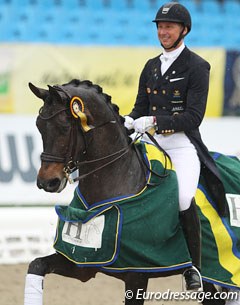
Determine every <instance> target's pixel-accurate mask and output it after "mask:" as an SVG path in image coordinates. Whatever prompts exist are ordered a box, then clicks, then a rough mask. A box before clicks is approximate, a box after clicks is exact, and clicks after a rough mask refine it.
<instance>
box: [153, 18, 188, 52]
mask: <svg viewBox="0 0 240 305" xmlns="http://www.w3.org/2000/svg"><path fill="white" fill-rule="evenodd" d="M182 29H183V26H182V25H181V24H180V23H175V22H162V21H161V22H158V25H157V32H158V39H159V41H160V42H161V44H162V45H163V47H164V48H169V47H171V46H172V45H173V44H174V43H175V41H176V40H177V39H178V37H179V35H180V33H181V31H182ZM185 31H186V29H185ZM185 31H184V33H185ZM180 44H182V40H181V41H180V43H179V44H178V45H177V47H179V45H180ZM177 47H176V48H177ZM172 50H173V49H169V50H166V51H172Z"/></svg>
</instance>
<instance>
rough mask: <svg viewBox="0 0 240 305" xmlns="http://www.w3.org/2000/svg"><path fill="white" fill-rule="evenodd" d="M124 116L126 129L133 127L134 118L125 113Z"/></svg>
mask: <svg viewBox="0 0 240 305" xmlns="http://www.w3.org/2000/svg"><path fill="white" fill-rule="evenodd" d="M124 118H125V122H124V126H125V127H126V128H127V129H128V130H131V129H134V127H133V123H134V119H133V118H131V117H130V116H128V115H125V116H124Z"/></svg>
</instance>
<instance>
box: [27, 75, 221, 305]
mask: <svg viewBox="0 0 240 305" xmlns="http://www.w3.org/2000/svg"><path fill="white" fill-rule="evenodd" d="M29 87H30V89H31V91H32V92H33V93H34V94H35V95H36V96H37V97H38V98H40V99H42V100H43V102H44V103H43V107H42V108H41V109H40V111H39V115H38V118H37V127H38V129H39V132H40V133H41V136H42V141H43V153H42V154H41V168H40V170H39V173H38V177H37V185H38V187H39V188H41V189H43V190H45V191H46V192H61V191H62V190H63V189H64V187H65V186H66V183H67V177H68V175H69V174H70V173H71V172H72V171H74V170H76V169H78V170H79V176H78V177H77V178H76V179H77V180H78V183H79V184H78V187H79V189H81V193H82V194H83V196H84V198H85V199H86V201H87V202H88V204H89V205H91V204H94V203H95V202H100V201H102V200H105V199H106V198H116V197H118V196H123V195H126V194H136V193H137V192H138V191H139V190H141V189H142V188H143V186H144V185H145V183H146V171H147V169H146V167H144V166H143V165H142V160H141V159H140V158H139V156H138V154H137V152H136V149H135V147H134V145H131V144H130V141H129V137H128V135H127V131H126V129H125V127H124V126H123V121H122V118H121V116H120V115H119V114H118V109H117V107H116V106H114V105H113V104H112V103H111V98H110V96H108V95H107V94H104V93H103V92H102V89H101V88H100V87H99V86H98V85H94V84H92V83H91V82H90V81H79V80H72V81H71V82H69V83H67V84H64V85H61V86H53V87H51V86H49V88H48V90H45V89H41V88H38V87H35V86H34V85H33V84H31V83H30V84H29ZM97 272H102V273H105V274H107V275H109V276H113V277H115V278H118V279H121V280H123V281H124V282H125V289H126V291H127V290H131V291H132V292H133V297H132V298H131V299H129V298H127V297H126V296H125V304H127V305H130V304H134V305H143V303H144V299H136V297H135V296H136V294H137V290H138V289H143V291H146V289H147V284H148V279H149V278H154V277H163V276H169V275H174V274H179V273H182V272H183V270H181V269H180V270H175V271H168V272H147V273H142V272H129V271H127V272H120V273H118V272H112V273H111V272H108V271H103V270H102V269H99V268H97V267H79V266H77V265H76V264H74V263H73V262H71V261H70V260H68V259H67V258H65V257H64V256H63V255H61V254H59V253H55V254H53V255H49V256H46V257H41V258H37V259H35V260H34V261H32V262H31V263H30V265H29V269H28V274H33V275H39V276H45V275H46V274H50V273H55V274H58V275H62V276H65V277H70V278H75V279H79V280H80V281H82V282H86V281H88V280H89V279H91V278H93V277H95V275H96V273H97ZM204 289H205V290H206V291H211V292H213V293H214V292H215V288H214V286H213V285H211V284H208V283H205V284H204ZM38 304H40V303H38ZM203 304H209V305H217V304H218V305H221V304H225V303H224V301H223V300H214V299H213V300H204V301H203Z"/></svg>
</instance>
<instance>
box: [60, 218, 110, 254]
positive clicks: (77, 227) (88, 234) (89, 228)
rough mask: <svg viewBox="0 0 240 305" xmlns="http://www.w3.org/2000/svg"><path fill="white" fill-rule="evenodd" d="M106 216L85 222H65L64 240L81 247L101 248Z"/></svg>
mask: <svg viewBox="0 0 240 305" xmlns="http://www.w3.org/2000/svg"><path fill="white" fill-rule="evenodd" d="M104 224H105V216H104V215H101V216H98V217H95V218H93V219H91V220H89V221H88V222H87V223H85V224H83V223H81V222H65V224H64V227H63V230H62V240H63V241H65V242H67V243H70V244H73V245H76V246H80V247H86V248H95V249H98V248H101V247H102V233H103V229H104Z"/></svg>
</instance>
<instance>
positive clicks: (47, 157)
mask: <svg viewBox="0 0 240 305" xmlns="http://www.w3.org/2000/svg"><path fill="white" fill-rule="evenodd" d="M54 89H56V90H58V91H61V92H63V93H64V94H65V95H66V96H67V98H68V99H69V100H71V99H72V96H71V95H70V94H69V93H68V92H67V91H66V90H64V89H63V88H62V87H60V86H54ZM41 109H42V108H41ZM41 109H40V111H39V117H40V118H41V119H42V120H50V119H52V118H54V117H55V116H56V115H58V114H60V113H62V112H64V111H68V110H69V108H68V107H65V108H62V109H59V110H58V111H56V112H55V113H53V114H52V115H50V116H48V117H44V116H42V114H41ZM110 109H111V111H112V112H113V109H112V108H110ZM113 115H114V113H113ZM116 122H117V121H116V120H114V121H112V120H109V121H107V122H104V123H102V124H99V125H97V126H93V127H92V128H91V129H90V130H89V131H88V132H84V130H83V128H82V134H83V138H84V142H85V150H84V154H85V153H86V150H87V144H86V143H87V140H86V134H88V133H89V132H90V133H91V132H92V130H96V129H97V128H100V127H103V126H105V125H107V124H115V123H116ZM77 128H78V125H77V124H76V120H74V119H73V118H72V124H71V135H70V138H69V147H70V149H68V152H67V156H66V157H59V156H54V155H51V154H49V153H46V152H43V153H42V154H41V161H43V162H55V163H63V164H65V165H64V168H63V172H64V174H65V177H66V178H67V179H68V181H69V183H74V182H76V181H79V180H81V179H83V178H85V177H87V176H89V175H92V174H93V173H95V172H97V171H99V170H101V169H103V168H105V167H107V166H109V165H111V164H113V163H114V162H116V161H117V160H119V159H121V158H122V157H123V156H125V155H126V154H127V153H128V152H129V151H130V149H131V148H132V147H133V148H134V149H135V151H136V154H137V157H138V160H139V163H140V165H141V167H143V165H144V166H146V167H147V169H148V170H149V171H150V172H151V173H153V174H154V175H156V176H158V177H159V178H165V177H166V176H168V173H166V167H167V166H166V164H167V157H168V158H169V160H170V162H171V159H170V157H169V156H168V155H167V153H166V152H165V151H164V150H163V149H162V148H161V147H160V146H159V144H158V143H157V142H156V141H155V140H154V138H153V137H150V135H149V134H148V136H149V138H150V139H151V140H152V141H153V142H154V144H155V145H156V146H157V148H158V149H159V150H160V151H162V152H163V154H164V157H165V167H164V173H163V174H159V173H157V172H155V171H153V170H152V169H150V168H149V166H148V165H147V163H146V162H145V161H144V160H143V158H142V156H141V154H140V152H139V150H138V149H137V148H136V147H135V145H134V144H135V143H136V141H137V140H138V139H139V137H141V136H142V135H139V136H138V137H136V138H135V139H134V140H132V141H131V142H130V143H129V144H128V145H127V146H126V147H123V148H121V149H119V150H118V151H116V152H114V153H111V154H108V155H106V156H104V157H101V158H97V159H93V160H84V161H80V160H73V157H72V156H73V151H74V142H75V141H74V139H75V137H76V129H77ZM109 159H111V160H109ZM102 161H106V162H104V163H103V164H102V165H100V166H98V167H96V168H95V169H93V170H91V171H89V172H87V173H85V174H82V175H79V176H77V177H75V178H71V174H72V173H73V172H75V171H76V170H78V169H79V168H80V167H81V166H84V165H90V164H95V163H99V162H102ZM157 184H159V183H156V184H153V185H157Z"/></svg>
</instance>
